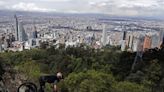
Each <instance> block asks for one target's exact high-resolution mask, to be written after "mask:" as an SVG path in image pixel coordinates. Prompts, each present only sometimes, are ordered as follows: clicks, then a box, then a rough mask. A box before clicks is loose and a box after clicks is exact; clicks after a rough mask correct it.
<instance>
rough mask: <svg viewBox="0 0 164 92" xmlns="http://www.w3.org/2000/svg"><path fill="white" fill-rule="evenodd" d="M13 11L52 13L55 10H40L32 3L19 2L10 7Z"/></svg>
mask: <svg viewBox="0 0 164 92" xmlns="http://www.w3.org/2000/svg"><path fill="white" fill-rule="evenodd" d="M10 8H11V9H13V10H23V11H40V12H52V11H56V10H55V9H47V8H40V7H38V6H36V4H34V3H23V2H20V3H18V4H15V5H13V6H11V7H10Z"/></svg>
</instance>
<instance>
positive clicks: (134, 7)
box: [0, 0, 164, 18]
mask: <svg viewBox="0 0 164 92" xmlns="http://www.w3.org/2000/svg"><path fill="white" fill-rule="evenodd" d="M163 5H164V1H162V0H144V1H143V0H28V1H27V0H0V6H1V7H0V10H14V11H15V10H16V11H35V12H36V11H37V12H62V13H100V14H108V15H113V16H128V17H138V16H142V17H157V18H161V17H162V16H163V15H164V7H163ZM162 18H164V17H162Z"/></svg>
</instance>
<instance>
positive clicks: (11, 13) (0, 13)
mask: <svg viewBox="0 0 164 92" xmlns="http://www.w3.org/2000/svg"><path fill="white" fill-rule="evenodd" d="M15 14H17V15H23V16H61V17H69V16H70V17H93V18H99V19H121V20H158V21H161V20H162V21H164V18H162V17H160V16H158V17H157V16H155V17H141V16H139V17H127V16H110V15H107V14H97V13H83V14H79V13H60V12H29V11H11V10H0V17H1V16H11V17H12V16H14V15H15Z"/></svg>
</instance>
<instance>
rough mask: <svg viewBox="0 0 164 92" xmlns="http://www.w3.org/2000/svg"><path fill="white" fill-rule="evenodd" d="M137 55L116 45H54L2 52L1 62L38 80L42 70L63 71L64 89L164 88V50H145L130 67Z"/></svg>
mask: <svg viewBox="0 0 164 92" xmlns="http://www.w3.org/2000/svg"><path fill="white" fill-rule="evenodd" d="M135 55H136V53H130V52H121V51H119V50H118V48H116V47H105V48H103V49H97V50H95V49H92V48H89V47H87V46H79V47H68V48H63V47H59V48H58V49H56V47H55V46H54V47H51V48H48V49H33V50H27V51H23V52H5V53H1V54H0V63H2V65H4V66H5V65H10V66H13V67H14V69H16V70H17V71H19V72H20V73H23V74H25V75H26V76H27V78H28V80H29V81H34V82H35V83H37V82H38V79H37V78H38V77H39V76H40V75H42V74H55V73H56V72H58V71H61V72H63V73H64V77H65V80H64V81H63V82H61V83H60V88H61V91H62V92H152V91H153V92H154V90H161V88H164V85H163V84H164V81H163V80H164V76H163V74H164V69H163V68H162V67H164V62H163V61H164V58H163V55H164V50H163V49H160V50H157V49H152V50H149V51H147V52H145V53H144V55H143V61H139V62H138V63H137V64H136V65H135V69H134V70H131V67H132V64H133V61H134V58H135ZM1 68H2V67H0V75H2V74H3V69H1ZM50 88H51V87H50V86H48V88H47V90H50ZM159 92H160V91H159Z"/></svg>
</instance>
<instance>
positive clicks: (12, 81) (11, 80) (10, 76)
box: [0, 66, 27, 92]
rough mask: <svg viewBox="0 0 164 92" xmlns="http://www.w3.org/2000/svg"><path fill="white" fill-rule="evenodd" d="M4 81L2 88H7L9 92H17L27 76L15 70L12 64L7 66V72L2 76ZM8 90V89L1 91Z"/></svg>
mask: <svg viewBox="0 0 164 92" xmlns="http://www.w3.org/2000/svg"><path fill="white" fill-rule="evenodd" d="M2 79H3V82H2V81H1V84H2V87H1V86H0V87H1V89H2V90H3V89H5V90H7V92H16V91H17V88H18V87H19V85H21V84H22V83H23V82H24V81H26V80H27V78H26V76H24V75H23V74H21V73H19V72H18V71H16V70H14V69H13V68H12V67H10V66H6V67H5V73H4V74H3V76H2ZM0 92H6V91H0Z"/></svg>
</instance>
